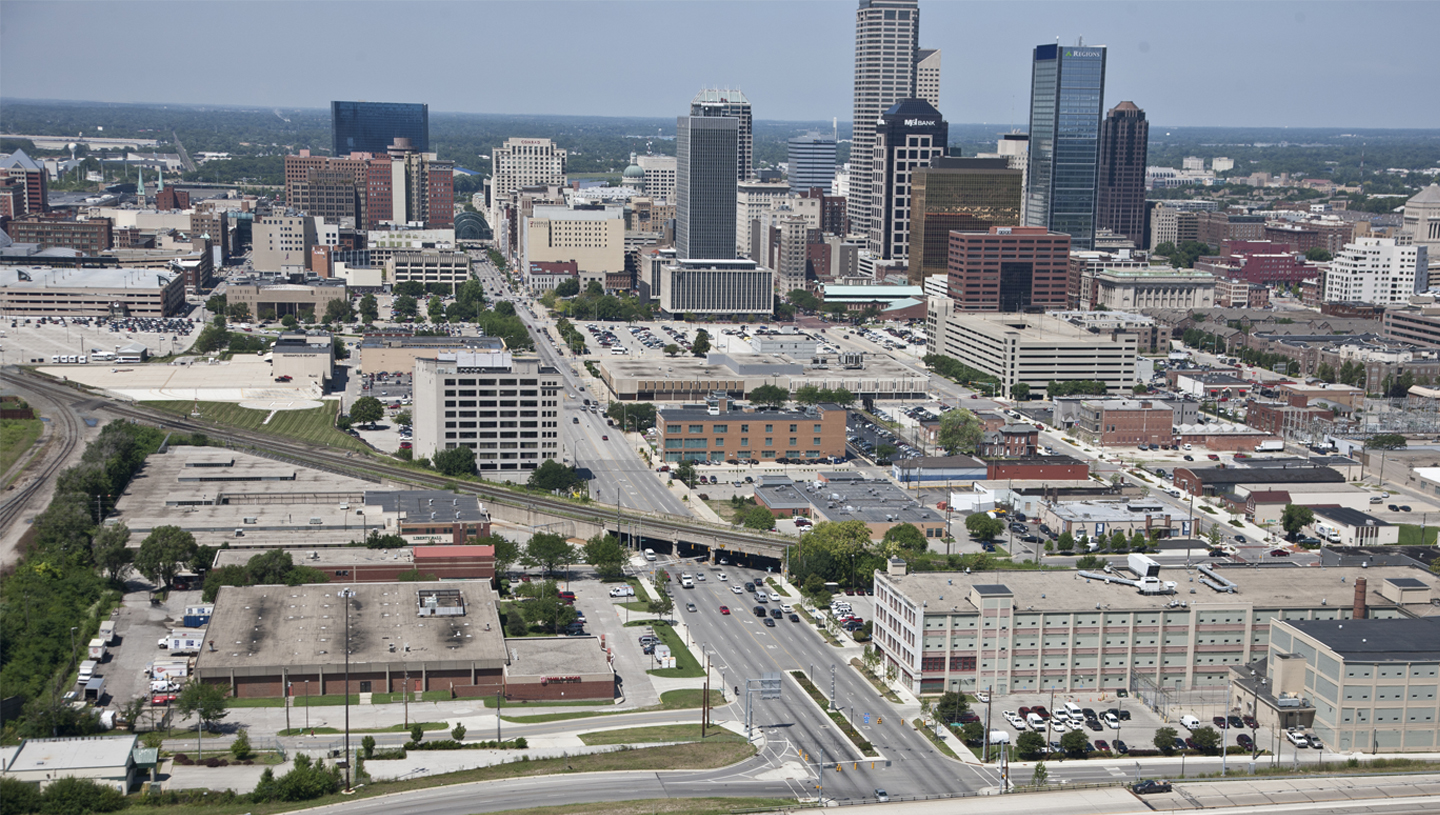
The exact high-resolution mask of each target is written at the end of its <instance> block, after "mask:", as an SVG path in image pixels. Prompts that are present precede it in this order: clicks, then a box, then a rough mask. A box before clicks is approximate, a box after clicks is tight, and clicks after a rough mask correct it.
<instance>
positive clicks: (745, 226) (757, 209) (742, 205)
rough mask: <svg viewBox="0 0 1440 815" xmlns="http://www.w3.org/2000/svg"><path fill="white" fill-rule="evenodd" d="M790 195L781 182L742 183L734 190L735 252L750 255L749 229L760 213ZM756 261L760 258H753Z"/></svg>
mask: <svg viewBox="0 0 1440 815" xmlns="http://www.w3.org/2000/svg"><path fill="white" fill-rule="evenodd" d="M789 195H790V185H789V184H786V183H785V182H783V181H742V182H740V183H739V184H737V185H736V190H735V251H736V253H737V254H741V255H748V254H750V227H751V225H752V222H753V221H754V220H755V219H756V218H759V217H760V213H762V212H764V211H765V210H767V209H769V208H770V205H771V204H773V203H774V202H776V201H780V200H783V199H785V198H787V197H788V196H789ZM755 259H756V260H757V261H759V260H762V258H755Z"/></svg>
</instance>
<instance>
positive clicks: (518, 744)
mask: <svg viewBox="0 0 1440 815" xmlns="http://www.w3.org/2000/svg"><path fill="white" fill-rule="evenodd" d="M456 727H457V728H458V729H460V730H462V733H461V735H462V736H463V735H464V733H463V730H464V728H460V727H459V726H458V725H457V726H456ZM451 734H452V735H453V734H454V731H451ZM529 747H530V745H529V743H527V742H526V741H525V739H523V738H519V739H514V740H512V741H472V742H469V743H461V742H460V741H458V740H455V739H440V740H438V741H427V742H418V741H411V742H407V743H406V744H405V748H404V749H405V750H407V751H409V750H526V749H529ZM376 757H377V758H378V757H379V756H376ZM402 757H403V756H402Z"/></svg>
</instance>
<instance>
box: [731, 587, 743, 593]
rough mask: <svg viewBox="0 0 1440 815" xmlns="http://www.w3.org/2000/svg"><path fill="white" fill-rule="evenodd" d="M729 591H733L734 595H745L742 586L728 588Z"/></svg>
mask: <svg viewBox="0 0 1440 815" xmlns="http://www.w3.org/2000/svg"><path fill="white" fill-rule="evenodd" d="M730 591H733V592H735V593H736V594H744V593H745V587H744V586H731V587H730Z"/></svg>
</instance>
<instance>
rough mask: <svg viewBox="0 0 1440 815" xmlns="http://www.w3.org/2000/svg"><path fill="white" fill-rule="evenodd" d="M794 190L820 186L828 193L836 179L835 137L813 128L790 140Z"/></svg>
mask: <svg viewBox="0 0 1440 815" xmlns="http://www.w3.org/2000/svg"><path fill="white" fill-rule="evenodd" d="M786 148H787V150H786V156H785V160H786V162H787V163H788V167H787V174H788V175H789V179H788V180H789V182H790V191H791V192H795V193H799V192H804V191H806V190H809V189H810V188H811V187H819V188H820V189H822V190H824V191H825V193H826V194H827V195H828V194H830V192H831V189H830V184H831V182H833V181H834V180H835V139H833V138H831V137H829V136H822V135H820V134H819V133H816V132H814V131H811V132H809V133H806V134H805V135H803V136H796V137H795V138H793V139H791V140H790V141H788V142H786Z"/></svg>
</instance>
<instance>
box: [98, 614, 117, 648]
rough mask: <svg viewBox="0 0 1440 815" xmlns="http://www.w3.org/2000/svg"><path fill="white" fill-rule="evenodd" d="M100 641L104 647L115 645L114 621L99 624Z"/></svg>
mask: <svg viewBox="0 0 1440 815" xmlns="http://www.w3.org/2000/svg"><path fill="white" fill-rule="evenodd" d="M100 639H102V640H104V641H105V644H106V645H114V644H115V621H114V620H106V621H104V622H102V623H100Z"/></svg>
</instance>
